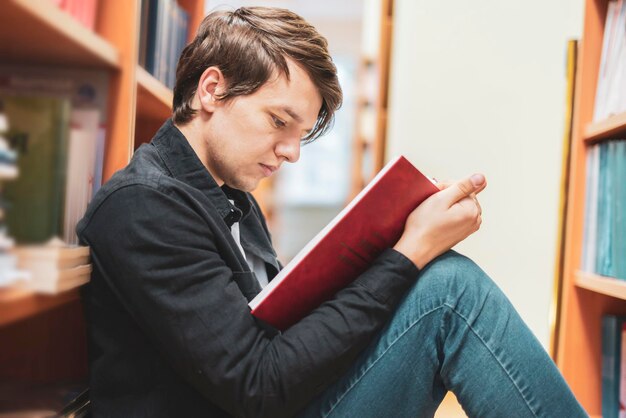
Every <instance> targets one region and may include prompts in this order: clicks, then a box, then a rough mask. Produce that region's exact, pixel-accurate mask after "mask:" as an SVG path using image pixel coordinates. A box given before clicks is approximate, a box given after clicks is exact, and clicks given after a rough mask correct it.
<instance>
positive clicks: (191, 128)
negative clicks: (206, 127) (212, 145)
mask: <svg viewBox="0 0 626 418" xmlns="http://www.w3.org/2000/svg"><path fill="white" fill-rule="evenodd" d="M199 117H200V116H195V117H194V118H193V119H191V120H190V121H189V122H187V123H185V124H184V125H179V124H177V123H174V126H176V128H178V130H179V131H181V132H182V134H183V136H184V137H185V138H186V139H187V142H189V145H190V146H191V148H192V149H193V151H194V152H195V153H196V155H197V156H198V158H199V159H200V161H201V162H202V165H204V167H205V168H206V169H207V171H208V172H209V174H211V177H213V178H214V179H215V181H216V182H217V184H218V186H220V187H221V186H223V185H224V182H223V181H222V180H221V179H220V178H218V177H216V176H215V173H214V172H213V170H211V168H210V167H209V161H208V157H207V151H206V143H205V141H204V138H203V136H202V129H201V124H200V123H199V119H198V118H199Z"/></svg>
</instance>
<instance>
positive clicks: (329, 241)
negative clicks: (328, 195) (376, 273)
mask: <svg viewBox="0 0 626 418" xmlns="http://www.w3.org/2000/svg"><path fill="white" fill-rule="evenodd" d="M438 191H439V188H438V187H437V186H435V185H434V184H433V182H432V181H431V180H430V179H429V178H428V177H426V176H424V175H423V174H422V173H420V172H419V170H418V169H417V168H415V167H414V166H413V165H412V164H411V163H410V162H409V161H408V160H407V159H406V158H404V157H402V156H401V157H397V158H396V159H394V160H393V161H391V162H389V163H388V164H387V165H386V166H385V167H384V168H383V169H382V170H381V171H380V173H378V175H377V176H376V177H375V178H374V179H373V180H372V181H371V182H370V183H369V184H368V185H367V187H365V188H364V189H363V191H361V193H359V194H358V195H357V196H356V197H355V198H354V200H352V202H350V204H348V206H346V208H345V209H344V210H342V211H341V213H339V215H337V216H336V217H335V219H333V220H332V221H331V222H330V223H329V224H328V225H327V226H326V228H324V229H323V230H322V231H321V232H320V233H319V234H317V236H316V237H315V238H313V240H312V241H311V242H309V243H308V244H307V245H306V247H304V248H303V249H302V250H301V251H300V252H299V253H298V255H296V256H295V257H294V259H293V260H292V261H291V262H290V263H289V264H287V266H285V268H284V269H282V270H281V271H280V273H278V275H277V276H276V277H275V278H274V279H273V280H272V281H271V282H270V283H269V284H268V285H267V286H265V288H264V289H263V290H262V291H261V293H259V294H258V295H257V296H256V297H255V298H254V299H253V300H252V301H251V302H250V304H249V305H250V308H251V309H252V314H253V315H254V316H256V317H257V318H259V319H262V320H263V321H265V322H267V323H269V324H270V325H272V326H274V327H276V328H278V329H281V330H285V329H287V328H289V327H290V326H291V325H293V324H295V323H296V322H298V321H299V320H301V319H302V318H304V317H305V316H306V315H307V314H308V313H309V312H311V311H312V310H314V309H315V308H317V307H318V306H319V305H321V304H322V303H323V302H324V301H326V300H328V299H330V298H332V297H333V295H334V294H335V293H337V291H339V290H341V289H342V288H344V287H346V286H347V285H348V284H349V283H351V282H352V281H353V280H354V279H356V278H357V277H358V276H359V275H360V274H361V273H363V272H364V271H365V270H366V269H367V268H368V266H369V265H370V264H371V263H372V262H373V261H374V259H375V258H376V257H377V256H378V255H379V254H380V253H381V252H382V251H383V250H384V249H386V248H390V247H392V246H393V245H395V243H396V242H397V241H398V239H399V238H400V236H401V235H402V232H403V231H404V224H405V222H406V219H407V217H408V216H409V214H410V213H411V212H412V211H413V209H415V208H416V207H417V206H418V205H419V204H420V203H422V202H423V201H424V200H425V199H426V198H427V197H429V196H430V195H432V194H434V193H436V192H438Z"/></svg>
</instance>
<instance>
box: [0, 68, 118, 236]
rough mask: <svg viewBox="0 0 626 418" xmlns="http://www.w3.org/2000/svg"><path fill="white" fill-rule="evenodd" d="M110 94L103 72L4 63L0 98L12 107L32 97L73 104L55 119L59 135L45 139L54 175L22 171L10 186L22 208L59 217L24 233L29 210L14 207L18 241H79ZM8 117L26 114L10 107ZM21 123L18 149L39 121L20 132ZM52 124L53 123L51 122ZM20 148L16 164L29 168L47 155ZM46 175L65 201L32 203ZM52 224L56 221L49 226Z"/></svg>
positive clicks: (98, 173) (96, 181)
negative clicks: (54, 160)
mask: <svg viewBox="0 0 626 418" xmlns="http://www.w3.org/2000/svg"><path fill="white" fill-rule="evenodd" d="M107 96H108V75H107V74H106V73H105V72H103V71H96V70H77V69H67V70H66V69H61V68H46V70H45V71H42V70H41V69H39V68H34V67H18V66H6V65H3V66H0V101H3V102H10V104H11V105H12V106H13V104H14V103H15V101H16V100H17V101H19V100H30V101H31V103H32V102H33V101H37V100H39V101H41V100H47V101H55V100H56V101H63V102H64V103H66V102H67V103H69V106H70V110H69V114H67V115H65V117H63V118H61V119H58V120H57V121H56V122H55V125H54V126H56V127H57V129H58V132H57V135H56V139H55V140H54V141H47V143H48V147H49V148H50V149H49V152H55V153H57V154H58V158H57V165H56V168H55V170H56V171H55V173H56V175H54V176H52V175H51V173H52V172H51V171H49V170H48V169H47V168H46V167H42V170H43V172H41V173H40V172H38V171H36V170H35V171H33V170H26V171H24V170H22V172H23V173H24V175H23V176H22V177H21V178H20V179H18V181H17V182H16V184H13V185H11V186H9V189H10V190H12V191H9V194H11V193H13V194H17V195H19V196H21V198H20V199H19V200H18V202H17V203H18V207H28V208H29V210H30V211H31V212H37V213H39V219H40V218H41V216H44V215H45V214H46V213H48V214H50V216H52V217H54V219H57V217H59V219H58V220H57V221H55V222H56V223H55V226H54V227H51V226H49V227H47V228H42V225H41V224H33V225H31V229H30V230H28V231H27V232H23V231H22V230H23V229H24V228H23V226H24V225H23V224H29V223H28V222H27V219H28V218H27V217H26V216H25V212H22V211H20V210H19V209H13V210H12V211H11V212H13V213H12V214H11V215H10V217H11V219H10V220H9V226H10V227H11V228H12V229H13V228H15V229H16V231H15V232H14V235H15V237H16V238H17V239H18V241H19V242H22V243H29V242H30V243H34V242H43V241H45V240H47V239H49V238H51V237H54V236H59V237H63V239H64V240H65V241H66V242H67V243H69V244H77V243H78V238H77V237H76V234H75V232H74V228H75V226H76V223H77V222H78V220H79V219H80V217H81V216H82V213H83V212H84V211H85V209H86V207H87V205H88V203H89V201H90V199H91V197H92V195H93V194H94V193H95V192H96V191H97V190H98V188H99V187H100V183H101V180H102V167H103V160H104V148H105V144H104V142H105V137H106V128H105V126H106V115H107V113H106V111H107V108H106V107H107ZM5 107H6V106H5ZM31 110H33V109H31ZM37 112H39V111H37ZM37 112H35V113H37ZM7 117H8V119H12V118H18V119H19V118H20V117H21V118H23V117H24V115H21V116H20V114H16V113H15V108H14V106H13V107H12V108H11V111H7ZM16 124H17V125H21V126H23V127H25V126H27V125H28V122H27V121H26V120H22V121H18V122H16ZM17 125H16V126H15V127H13V129H12V133H11V140H12V142H13V146H14V147H16V146H17V147H19V146H20V145H19V142H20V135H21V136H22V137H24V135H25V134H27V133H28V129H38V127H37V126H36V124H35V125H33V126H30V127H28V128H24V129H22V131H23V132H21V133H20V132H17V131H16V129H18V128H19V126H17ZM48 125H49V126H52V125H51V124H50V123H48ZM22 140H23V138H22ZM0 151H1V150H0ZM17 151H18V155H19V163H18V168H19V167H21V166H22V165H26V166H28V164H29V163H28V161H30V159H33V158H34V159H37V158H42V155H43V154H41V155H39V156H38V157H33V156H32V155H31V154H32V152H31V151H32V150H26V149H25V152H24V153H20V152H19V149H18V150H17ZM38 153H39V152H38ZM48 168H49V167H48ZM40 171H41V170H40ZM44 177H45V178H46V179H47V178H50V179H54V180H53V186H54V190H59V193H58V195H59V196H62V201H60V202H58V201H57V202H55V204H52V202H48V205H47V206H46V205H43V204H39V205H33V202H36V201H37V197H36V196H34V195H33V193H32V191H33V190H36V187H42V186H44V184H43V183H41V181H42V179H43V178H44ZM25 184H29V185H30V188H27V187H25ZM20 191H22V192H20ZM9 198H10V196H9ZM10 200H11V199H10ZM39 203H41V202H39ZM11 212H10V213H11ZM31 215H33V214H31ZM18 218H19V219H18ZM51 223H52V221H50V222H48V223H47V225H50V224H51ZM11 224H17V226H12V225H11Z"/></svg>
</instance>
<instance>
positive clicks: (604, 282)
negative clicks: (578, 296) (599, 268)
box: [576, 271, 626, 300]
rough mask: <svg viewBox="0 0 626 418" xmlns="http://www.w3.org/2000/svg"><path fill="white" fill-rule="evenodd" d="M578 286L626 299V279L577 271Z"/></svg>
mask: <svg viewBox="0 0 626 418" xmlns="http://www.w3.org/2000/svg"><path fill="white" fill-rule="evenodd" d="M576 286H578V287H580V288H582V289H587V290H591V291H592V292H596V293H599V294H601V295H606V296H611V297H614V298H618V299H622V300H626V280H620V279H615V278H613V277H604V276H598V275H596V274H590V273H584V272H582V271H579V272H577V273H576Z"/></svg>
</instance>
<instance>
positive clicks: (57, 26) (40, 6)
mask: <svg viewBox="0 0 626 418" xmlns="http://www.w3.org/2000/svg"><path fill="white" fill-rule="evenodd" d="M11 3H13V6H11V7H13V8H19V9H21V10H22V11H23V12H24V13H27V14H29V15H30V16H31V17H32V18H33V19H36V20H39V21H40V22H41V23H42V24H43V25H45V26H48V27H49V28H51V29H52V30H54V31H55V32H56V33H58V34H60V35H61V36H63V37H65V38H67V39H71V41H72V42H73V43H74V44H75V45H76V46H78V47H80V48H82V49H84V50H85V51H87V52H88V53H89V54H91V55H92V56H93V58H94V60H96V61H99V62H100V63H102V64H105V65H107V66H109V67H113V68H119V67H120V65H121V63H120V53H119V51H118V49H117V48H115V47H114V46H113V45H112V44H110V43H109V42H108V41H107V40H105V39H104V38H102V37H101V36H99V35H98V34H96V33H95V32H93V31H92V30H90V29H89V28H87V27H85V26H83V25H82V24H81V23H80V22H78V21H77V20H76V19H74V18H73V17H72V16H70V15H69V14H68V13H66V12H64V11H63V10H61V9H59V8H58V7H57V6H56V5H55V4H54V3H53V2H51V1H36V0H11ZM8 7H9V4H6V5H4V8H5V9H6V8H8Z"/></svg>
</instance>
